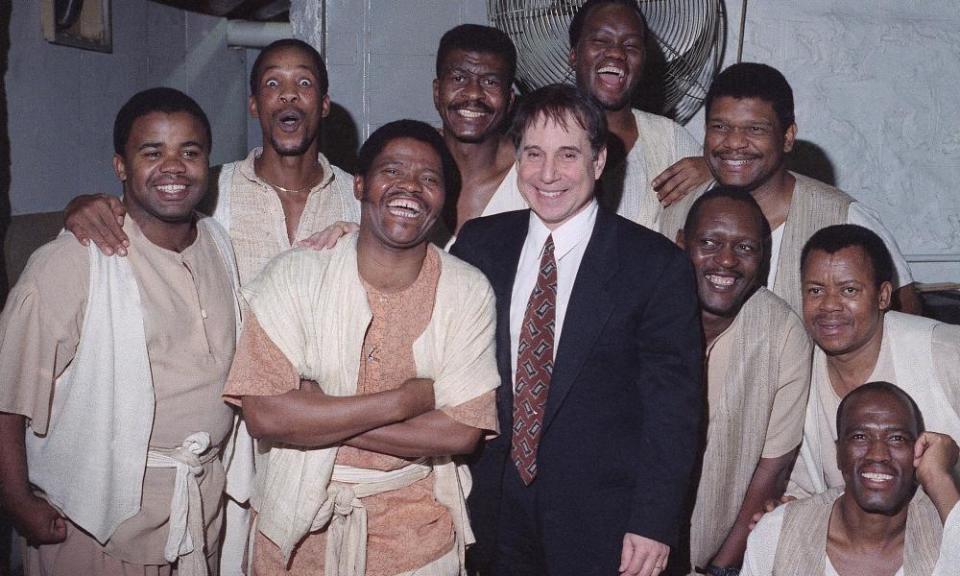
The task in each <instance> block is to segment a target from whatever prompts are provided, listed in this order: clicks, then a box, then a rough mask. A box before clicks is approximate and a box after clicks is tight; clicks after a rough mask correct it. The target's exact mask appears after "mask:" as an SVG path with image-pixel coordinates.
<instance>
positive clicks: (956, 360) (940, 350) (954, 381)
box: [933, 324, 960, 442]
mask: <svg viewBox="0 0 960 576" xmlns="http://www.w3.org/2000/svg"><path fill="white" fill-rule="evenodd" d="M933 357H934V359H935V362H934V370H935V373H936V375H937V380H939V381H940V383H941V384H943V391H944V392H945V393H946V395H947V398H948V399H949V400H950V405H951V406H952V407H953V410H954V412H956V413H958V414H960V326H956V325H954V324H938V325H937V326H935V327H934V329H933ZM955 440H956V441H957V442H960V438H955Z"/></svg>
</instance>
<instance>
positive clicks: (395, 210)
mask: <svg viewBox="0 0 960 576" xmlns="http://www.w3.org/2000/svg"><path fill="white" fill-rule="evenodd" d="M387 208H389V210H390V213H391V214H393V215H394V216H400V217H401V218H416V217H417V216H419V215H420V205H419V204H417V203H416V202H414V201H412V200H404V199H402V198H399V199H397V200H391V201H390V202H388V203H387Z"/></svg>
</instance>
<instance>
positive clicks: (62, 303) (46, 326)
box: [0, 218, 236, 565]
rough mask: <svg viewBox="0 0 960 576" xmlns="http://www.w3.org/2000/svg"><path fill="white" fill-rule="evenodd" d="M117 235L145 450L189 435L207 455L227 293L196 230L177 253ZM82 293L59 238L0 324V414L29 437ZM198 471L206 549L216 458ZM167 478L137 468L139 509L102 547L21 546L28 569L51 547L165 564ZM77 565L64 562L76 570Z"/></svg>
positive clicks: (44, 415) (77, 319) (85, 266)
mask: <svg viewBox="0 0 960 576" xmlns="http://www.w3.org/2000/svg"><path fill="white" fill-rule="evenodd" d="M124 231H125V232H126V233H127V235H128V236H129V237H130V241H131V250H130V255H129V256H128V257H127V258H128V261H129V264H130V266H131V267H132V269H133V272H134V275H135V276H136V279H137V282H138V285H139V287H140V299H141V305H142V306H143V317H144V331H145V337H146V341H147V351H148V356H149V360H150V367H151V372H152V375H153V381H154V390H155V398H156V408H155V413H154V417H153V422H152V432H151V436H150V446H151V448H176V447H178V446H180V444H181V443H182V441H183V440H184V438H185V437H186V436H188V435H189V434H192V433H193V432H197V431H206V432H209V433H210V437H211V443H212V444H213V445H219V444H221V443H222V442H223V441H224V439H225V438H226V436H227V434H228V433H229V431H230V429H231V422H232V411H231V410H230V408H229V407H228V406H226V405H224V404H223V402H222V401H221V400H220V392H221V390H222V387H223V382H224V381H225V380H226V375H227V371H228V370H229V367H230V361H231V359H232V356H233V351H234V346H235V334H236V329H235V313H234V307H235V299H234V297H233V285H232V281H231V279H230V277H229V276H228V274H227V272H226V270H225V269H224V266H223V260H222V258H221V256H220V253H219V251H218V249H217V247H216V245H215V244H214V242H213V239H212V238H211V237H209V235H208V234H207V233H205V232H204V231H203V228H202V227H200V228H198V235H197V239H196V241H195V242H194V243H193V244H192V245H191V246H189V247H187V248H186V249H185V250H183V251H182V252H180V253H176V252H172V251H169V250H165V249H163V248H160V247H158V246H156V245H154V244H152V243H151V242H150V241H149V240H147V239H146V237H145V236H144V235H143V233H142V232H141V231H140V229H139V227H138V226H137V224H136V222H135V221H134V219H132V218H127V219H126V220H125V222H124ZM88 283H89V252H88V248H86V247H84V246H82V245H80V244H79V243H78V242H77V241H76V239H75V238H74V237H73V236H72V235H70V234H63V235H61V236H60V237H59V238H57V239H56V240H54V241H52V242H50V243H48V244H46V245H44V246H42V247H41V248H40V249H38V250H37V251H36V252H35V253H34V254H33V256H31V259H30V262H29V263H28V265H27V268H26V269H25V270H24V273H23V275H22V276H21V278H20V280H19V281H18V283H17V285H16V286H15V287H14V288H13V290H12V291H11V293H10V295H9V298H8V300H7V305H6V308H5V310H4V313H3V315H2V317H0V410H2V411H5V412H11V413H16V414H22V415H24V416H26V417H27V418H28V420H29V422H30V427H31V429H32V430H33V431H36V432H37V433H42V432H43V431H45V430H46V429H47V426H48V425H49V426H55V425H56V415H55V414H53V415H51V414H50V411H49V408H50V405H51V398H52V397H53V395H54V394H55V386H54V383H55V380H56V378H57V377H59V376H60V375H61V374H62V373H63V372H64V370H66V369H67V367H68V366H69V365H70V362H71V361H72V359H73V357H74V354H75V353H76V350H77V346H78V345H79V342H80V339H81V338H82V334H81V327H82V326H83V317H84V310H85V303H86V299H87V291H88V285H89V284H88ZM147 425H150V423H147ZM204 471H205V472H204V475H203V476H202V478H201V480H200V491H201V494H202V497H203V499H204V502H205V503H206V505H205V506H204V525H205V526H206V529H207V542H208V545H209V546H210V547H211V548H212V549H213V550H215V549H216V543H217V541H218V535H219V530H220V520H219V512H220V506H219V502H220V497H221V494H222V492H223V483H224V473H223V468H222V466H221V464H220V462H219V460H216V461H213V462H210V463H209V464H207V465H205V466H204ZM173 478H174V470H172V469H155V468H148V469H147V470H146V472H145V474H144V479H143V492H142V494H143V495H142V503H141V508H140V511H139V512H138V513H137V514H136V515H135V516H133V517H132V518H130V519H128V520H126V521H125V522H123V523H122V524H121V525H120V526H119V527H118V528H117V529H116V531H114V533H113V535H112V536H111V538H110V540H109V541H107V543H106V544H105V545H104V546H102V547H101V546H99V545H96V544H95V543H93V544H90V543H89V542H86V541H92V539H91V538H90V536H88V535H86V534H84V533H83V532H81V531H79V530H71V531H70V534H71V536H72V537H73V538H75V539H79V540H83V541H84V542H82V543H78V544H77V545H73V544H72V543H70V542H67V543H64V544H63V545H54V546H43V547H41V548H39V549H36V548H31V549H30V550H29V551H28V563H30V562H34V561H35V560H33V559H31V558H32V556H34V555H36V554H39V555H41V556H44V557H46V558H52V557H54V556H56V555H57V553H58V552H57V550H58V546H63V547H64V548H63V550H75V551H81V550H82V551H83V552H78V553H82V554H84V555H85V556H86V555H88V554H94V553H96V554H106V555H109V556H110V557H112V558H114V559H116V560H117V561H120V562H126V563H130V564H137V565H164V564H166V561H165V560H164V558H163V550H164V544H165V542H166V537H167V526H166V524H165V522H166V520H167V518H168V516H169V514H170V500H171V496H172V494H173V488H174V486H173ZM88 559H89V558H84V559H81V558H75V559H73V560H71V561H72V562H76V563H77V565H81V564H83V565H88V564H87V560H88ZM63 561H64V558H61V559H60V562H61V564H62V563H63Z"/></svg>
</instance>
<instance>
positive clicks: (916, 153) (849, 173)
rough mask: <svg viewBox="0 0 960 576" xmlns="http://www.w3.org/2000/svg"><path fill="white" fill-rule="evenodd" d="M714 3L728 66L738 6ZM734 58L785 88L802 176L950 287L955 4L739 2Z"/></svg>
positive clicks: (958, 111)
mask: <svg viewBox="0 0 960 576" xmlns="http://www.w3.org/2000/svg"><path fill="white" fill-rule="evenodd" d="M726 4H727V8H728V10H729V21H728V24H729V27H730V34H729V43H728V47H727V55H726V63H727V64H729V63H732V62H734V61H735V58H736V43H737V40H738V30H737V27H738V25H739V20H740V8H741V2H740V1H738V0H727V1H726ZM743 58H744V60H745V61H759V62H766V63H768V64H771V65H773V66H775V67H777V68H778V69H780V70H781V71H782V72H783V73H784V74H785V75H786V77H787V79H788V80H789V81H790V83H791V84H792V86H793V89H794V95H795V98H796V102H797V125H798V127H799V132H798V138H800V139H801V140H803V142H802V147H801V150H800V154H799V156H800V158H799V161H800V162H801V163H802V164H803V168H802V169H807V170H808V171H810V172H813V174H812V175H815V176H821V177H824V178H830V177H832V178H833V179H834V180H835V183H836V185H837V186H839V187H841V188H843V189H844V190H846V191H847V192H849V193H851V194H852V195H854V196H855V197H857V198H858V199H859V200H861V201H863V202H865V203H866V204H868V205H870V206H872V207H873V208H875V209H876V210H877V211H879V212H880V215H881V217H882V219H883V221H884V223H885V224H886V225H887V227H888V228H889V229H890V230H891V231H892V232H893V234H894V236H895V237H896V238H897V241H898V243H899V244H900V248H901V250H902V251H903V252H904V254H905V255H906V256H907V259H908V260H909V261H910V262H911V268H912V269H913V272H914V275H915V276H916V277H917V279H918V280H920V281H927V282H934V281H952V282H960V193H958V192H957V188H958V185H960V106H957V104H956V100H957V92H958V90H960V66H958V61H960V9H958V7H957V3H956V1H955V0H925V1H923V2H902V1H899V0H877V1H874V2H863V1H861V0H843V1H837V0H805V1H804V2H795V1H794V0H763V1H753V2H749V3H748V7H747V20H746V34H745V38H744V49H743ZM688 128H689V129H690V130H691V132H694V133H695V134H697V135H702V134H703V119H702V115H700V116H698V117H697V118H695V119H694V120H693V121H691V122H690V124H688Z"/></svg>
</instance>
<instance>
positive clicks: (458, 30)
mask: <svg viewBox="0 0 960 576" xmlns="http://www.w3.org/2000/svg"><path fill="white" fill-rule="evenodd" d="M454 50H463V51H464V52H480V53H481V54H493V55H494V56H497V57H499V58H501V59H503V61H504V62H506V63H507V70H508V72H509V74H510V83H511V84H512V83H513V80H514V77H515V76H516V74H517V48H516V47H515V46H514V45H513V41H512V40H510V37H509V36H507V35H506V34H505V33H503V32H502V31H500V30H498V29H496V28H493V27H491V26H481V25H480V24H461V25H460V26H456V27H454V28H451V29H450V30H447V32H446V33H445V34H444V35H443V37H442V38H440V47H439V48H437V78H439V77H440V75H441V74H443V70H441V67H442V66H443V61H444V60H446V58H447V55H449V54H450V53H451V52H453V51H454Z"/></svg>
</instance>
